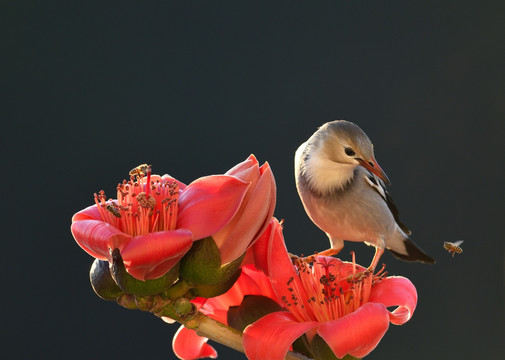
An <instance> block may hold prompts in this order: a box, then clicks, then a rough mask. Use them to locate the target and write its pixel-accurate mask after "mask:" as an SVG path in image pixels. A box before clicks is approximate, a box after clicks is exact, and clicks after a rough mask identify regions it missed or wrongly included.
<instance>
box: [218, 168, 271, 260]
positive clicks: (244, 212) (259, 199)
mask: <svg viewBox="0 0 505 360" xmlns="http://www.w3.org/2000/svg"><path fill="white" fill-rule="evenodd" d="M254 171H255V172H256V173H257V174H256V177H259V176H260V173H259V169H258V168H257V167H256V168H255V169H254ZM242 180H246V179H243V178H242ZM250 189H252V192H251V193H250V194H248V195H246V197H245V198H244V202H243V205H242V207H241V209H240V210H239V211H238V212H237V214H235V216H234V218H233V220H232V221H231V222H230V223H229V224H228V225H227V226H226V227H225V228H223V229H222V230H221V231H219V232H218V233H217V234H215V235H213V236H212V237H213V239H214V240H215V241H216V244H217V246H218V247H219V251H220V253H221V262H222V263H223V264H227V263H229V262H230V261H233V260H235V259H236V258H238V257H239V256H241V255H242V254H243V253H244V252H245V251H246V250H247V249H248V248H249V247H250V246H251V245H252V244H253V243H254V242H255V241H256V240H257V239H258V238H259V236H260V235H261V234H262V233H263V231H264V230H265V229H266V227H267V226H268V223H269V221H270V219H271V218H272V215H273V213H274V208H275V197H276V188H275V179H274V176H273V174H272V170H271V169H270V167H268V168H267V169H266V171H265V172H264V175H262V176H261V177H260V178H259V181H257V182H256V181H253V182H252V183H251V188H250Z"/></svg>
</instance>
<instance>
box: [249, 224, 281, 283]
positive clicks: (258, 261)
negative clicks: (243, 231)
mask: <svg viewBox="0 0 505 360" xmlns="http://www.w3.org/2000/svg"><path fill="white" fill-rule="evenodd" d="M274 236H282V226H281V224H280V223H279V221H278V220H277V219H276V218H272V219H271V220H270V223H269V224H268V227H267V228H266V229H265V231H264V232H263V234H261V236H260V237H259V239H258V240H257V241H256V242H255V243H254V246H253V248H252V251H253V255H254V264H255V266H256V268H257V269H260V270H263V271H264V272H265V273H266V274H267V275H268V259H267V258H268V248H269V246H270V243H271V242H272V241H273V237H274Z"/></svg>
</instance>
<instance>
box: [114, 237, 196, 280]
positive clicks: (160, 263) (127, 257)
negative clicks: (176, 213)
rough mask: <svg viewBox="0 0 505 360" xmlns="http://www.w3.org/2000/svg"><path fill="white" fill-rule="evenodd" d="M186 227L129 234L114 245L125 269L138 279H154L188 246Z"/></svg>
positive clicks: (186, 249)
mask: <svg viewBox="0 0 505 360" xmlns="http://www.w3.org/2000/svg"><path fill="white" fill-rule="evenodd" d="M192 244H193V235H192V234H191V232H190V231H189V230H186V229H178V230H172V231H158V232H154V233H147V234H144V235H139V236H135V237H132V238H131V239H130V240H129V241H128V242H127V243H125V244H123V245H120V246H117V248H118V249H119V250H120V251H121V256H122V257H123V262H124V264H125V268H126V271H127V272H128V273H130V274H131V275H132V276H133V277H135V278H137V279H139V280H147V279H155V278H157V277H160V276H162V275H164V274H165V273H166V272H167V271H168V270H170V269H171V268H172V267H173V266H174V265H175V264H176V263H177V262H178V261H179V260H180V259H181V258H182V257H183V256H184V254H186V252H187V251H188V250H189V249H190V248H191V245H192Z"/></svg>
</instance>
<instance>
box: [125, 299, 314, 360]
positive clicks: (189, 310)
mask: <svg viewBox="0 0 505 360" xmlns="http://www.w3.org/2000/svg"><path fill="white" fill-rule="evenodd" d="M185 301H187V302H188V304H190V303H189V301H188V300H187V299H184V298H181V299H178V300H176V301H174V300H170V299H164V298H162V297H161V296H158V295H156V296H148V297H141V298H138V297H135V296H130V297H128V298H124V299H123V298H122V301H121V302H118V303H119V304H120V305H122V306H124V307H126V308H128V309H134V308H136V309H138V310H142V311H149V312H151V313H153V314H154V315H156V316H158V317H160V318H161V317H168V318H171V319H173V320H175V321H177V322H179V323H181V324H182V325H184V326H185V327H187V328H188V329H192V330H195V331H196V333H197V334H198V335H200V336H204V337H206V338H208V339H210V340H212V341H215V342H217V343H219V344H222V345H224V346H227V347H230V348H232V349H234V350H237V351H240V352H242V353H244V352H245V351H244V346H243V345H242V333H241V332H240V331H238V330H235V329H234V328H232V327H229V326H226V325H225V324H223V323H220V322H219V321H216V320H214V319H212V318H210V317H208V316H206V315H204V314H202V313H201V312H199V311H196V308H195V307H194V305H192V306H190V307H186V306H182V305H184V302H185ZM190 305H191V304H190ZM284 359H285V360H310V358H308V357H306V356H305V355H302V354H299V353H295V352H291V351H290V352H288V353H287V354H286V357H285V358H284Z"/></svg>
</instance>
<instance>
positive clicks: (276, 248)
mask: <svg viewBox="0 0 505 360" xmlns="http://www.w3.org/2000/svg"><path fill="white" fill-rule="evenodd" d="M267 275H268V277H270V281H271V283H272V287H273V288H274V290H275V293H276V294H277V298H278V299H291V296H292V293H291V291H289V288H297V289H299V291H298V295H299V298H298V302H300V303H302V304H306V303H307V300H308V298H309V297H308V296H307V294H306V292H305V287H304V286H303V284H302V282H301V280H300V277H299V276H298V274H297V273H296V271H295V268H294V266H293V263H292V261H291V258H290V257H289V254H288V252H287V249H286V245H285V244H284V237H283V235H282V227H281V225H280V224H279V223H278V222H277V223H274V231H273V236H272V237H271V238H270V242H269V244H268V250H267ZM290 283H291V284H292V285H290V286H287V285H288V284H290ZM296 313H297V314H298V315H299V316H301V317H302V318H303V319H315V317H314V316H313V312H312V307H308V306H305V307H300V306H298V307H296ZM300 320H301V318H300Z"/></svg>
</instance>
